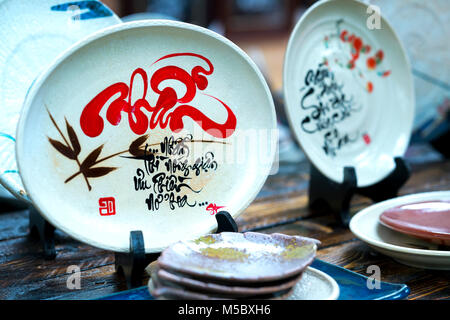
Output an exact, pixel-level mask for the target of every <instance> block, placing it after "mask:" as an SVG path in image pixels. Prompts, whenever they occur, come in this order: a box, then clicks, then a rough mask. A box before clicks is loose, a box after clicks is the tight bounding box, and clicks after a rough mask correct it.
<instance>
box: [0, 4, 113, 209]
mask: <svg viewBox="0 0 450 320" xmlns="http://www.w3.org/2000/svg"><path fill="white" fill-rule="evenodd" d="M120 22H121V21H120V19H119V18H118V17H117V16H116V15H115V14H114V13H113V12H112V11H111V10H109V9H108V8H107V7H106V6H105V5H103V4H102V3H101V2H99V1H70V2H69V1H62V0H27V1H14V0H3V1H0V39H1V42H2V45H1V47H0V183H1V184H2V185H3V186H4V187H5V188H6V189H8V190H9V191H10V192H12V193H13V194H14V195H15V196H16V197H18V198H19V199H23V200H25V201H29V199H28V197H27V195H26V193H25V191H24V188H23V185H22V181H21V179H20V176H19V172H18V169H17V164H16V157H15V142H16V127H17V123H18V122H19V116H20V111H21V109H22V105H23V102H24V100H25V97H26V95H27V92H28V91H29V89H30V87H31V86H32V84H33V81H34V80H35V79H36V78H37V76H38V75H39V74H40V73H41V72H42V71H44V70H45V69H46V68H48V67H49V66H50V64H51V62H52V61H53V60H54V59H55V58H56V57H57V56H58V55H59V54H60V53H62V52H63V51H64V50H66V49H67V48H69V47H70V46H71V45H73V44H74V43H75V42H77V41H78V40H80V39H82V38H84V37H86V36H87V35H89V34H91V33H93V32H95V31H97V30H99V29H102V28H105V27H108V26H111V25H115V24H118V23H120Z"/></svg>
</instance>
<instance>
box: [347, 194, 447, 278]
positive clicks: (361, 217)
mask: <svg viewBox="0 0 450 320" xmlns="http://www.w3.org/2000/svg"><path fill="white" fill-rule="evenodd" d="M449 199H450V191H438V192H427V193H418V194H412V195H407V196H403V197H398V198H394V199H391V200H387V201H383V202H380V203H377V204H374V205H372V206H370V207H368V208H366V209H363V210H361V211H360V212H358V213H357V214H356V215H355V216H354V217H353V218H352V220H351V221H350V230H351V231H352V232H353V233H354V234H355V236H357V237H358V238H359V239H361V240H362V241H364V242H366V243H367V244H368V245H369V246H371V247H372V248H374V249H375V250H377V251H379V252H381V253H383V254H385V255H387V256H390V257H392V258H393V259H395V260H397V261H398V262H400V263H403V264H406V265H409V266H413V267H417V268H425V269H441V270H450V250H438V246H437V245H436V244H433V243H430V242H427V241H424V240H420V239H417V238H414V237H411V236H408V235H405V234H403V233H400V232H397V231H394V230H392V229H390V228H387V227H386V226H384V225H382V224H381V223H380V222H379V217H380V215H381V214H382V213H383V212H384V211H385V210H386V209H388V208H392V207H395V206H399V205H402V204H407V203H414V202H421V201H432V200H449Z"/></svg>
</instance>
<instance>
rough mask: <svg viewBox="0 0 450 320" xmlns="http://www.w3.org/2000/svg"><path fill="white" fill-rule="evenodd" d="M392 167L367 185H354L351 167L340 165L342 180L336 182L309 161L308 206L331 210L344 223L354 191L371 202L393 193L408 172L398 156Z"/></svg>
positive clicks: (354, 176) (355, 177)
mask: <svg viewBox="0 0 450 320" xmlns="http://www.w3.org/2000/svg"><path fill="white" fill-rule="evenodd" d="M394 161H395V169H394V170H393V171H392V172H391V173H390V174H389V175H388V176H387V177H386V178H385V179H383V180H381V181H379V182H378V183H376V184H374V185H371V186H368V187H357V185H358V184H357V176H356V173H355V169H354V168H353V167H345V168H344V181H343V182H342V183H337V182H335V181H332V180H330V179H329V178H327V177H326V176H324V175H323V174H322V173H321V172H320V171H319V170H318V169H317V168H316V167H315V166H314V165H312V164H311V169H310V179H311V180H310V183H309V207H310V208H311V209H312V210H314V211H317V212H320V211H322V210H331V211H332V212H333V214H334V215H335V216H336V217H337V218H338V220H339V221H340V222H341V223H342V224H343V225H345V226H348V224H349V222H350V218H351V217H350V212H349V208H350V201H351V199H352V197H353V195H355V194H361V195H364V196H366V197H368V198H370V199H372V200H373V201H375V202H379V201H383V200H387V199H390V198H394V197H396V196H397V193H398V190H399V189H400V188H401V187H402V186H403V185H404V184H405V182H406V181H407V180H408V178H409V177H410V175H411V172H410V169H409V166H408V164H407V163H406V162H405V160H404V159H403V158H402V157H397V158H395V159H394Z"/></svg>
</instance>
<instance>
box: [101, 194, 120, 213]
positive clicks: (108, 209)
mask: <svg viewBox="0 0 450 320" xmlns="http://www.w3.org/2000/svg"><path fill="white" fill-rule="evenodd" d="M98 205H99V208H98V210H99V211H100V215H101V216H113V215H115V214H116V200H115V199H114V197H105V198H100V199H98Z"/></svg>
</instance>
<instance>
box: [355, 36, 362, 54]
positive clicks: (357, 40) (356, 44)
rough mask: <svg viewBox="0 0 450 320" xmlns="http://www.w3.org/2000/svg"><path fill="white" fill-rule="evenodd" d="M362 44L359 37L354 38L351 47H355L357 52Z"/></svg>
mask: <svg viewBox="0 0 450 320" xmlns="http://www.w3.org/2000/svg"><path fill="white" fill-rule="evenodd" d="M362 46H363V42H362V40H361V38H355V39H354V40H353V47H354V48H355V49H356V51H357V52H359V51H361V48H362Z"/></svg>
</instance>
